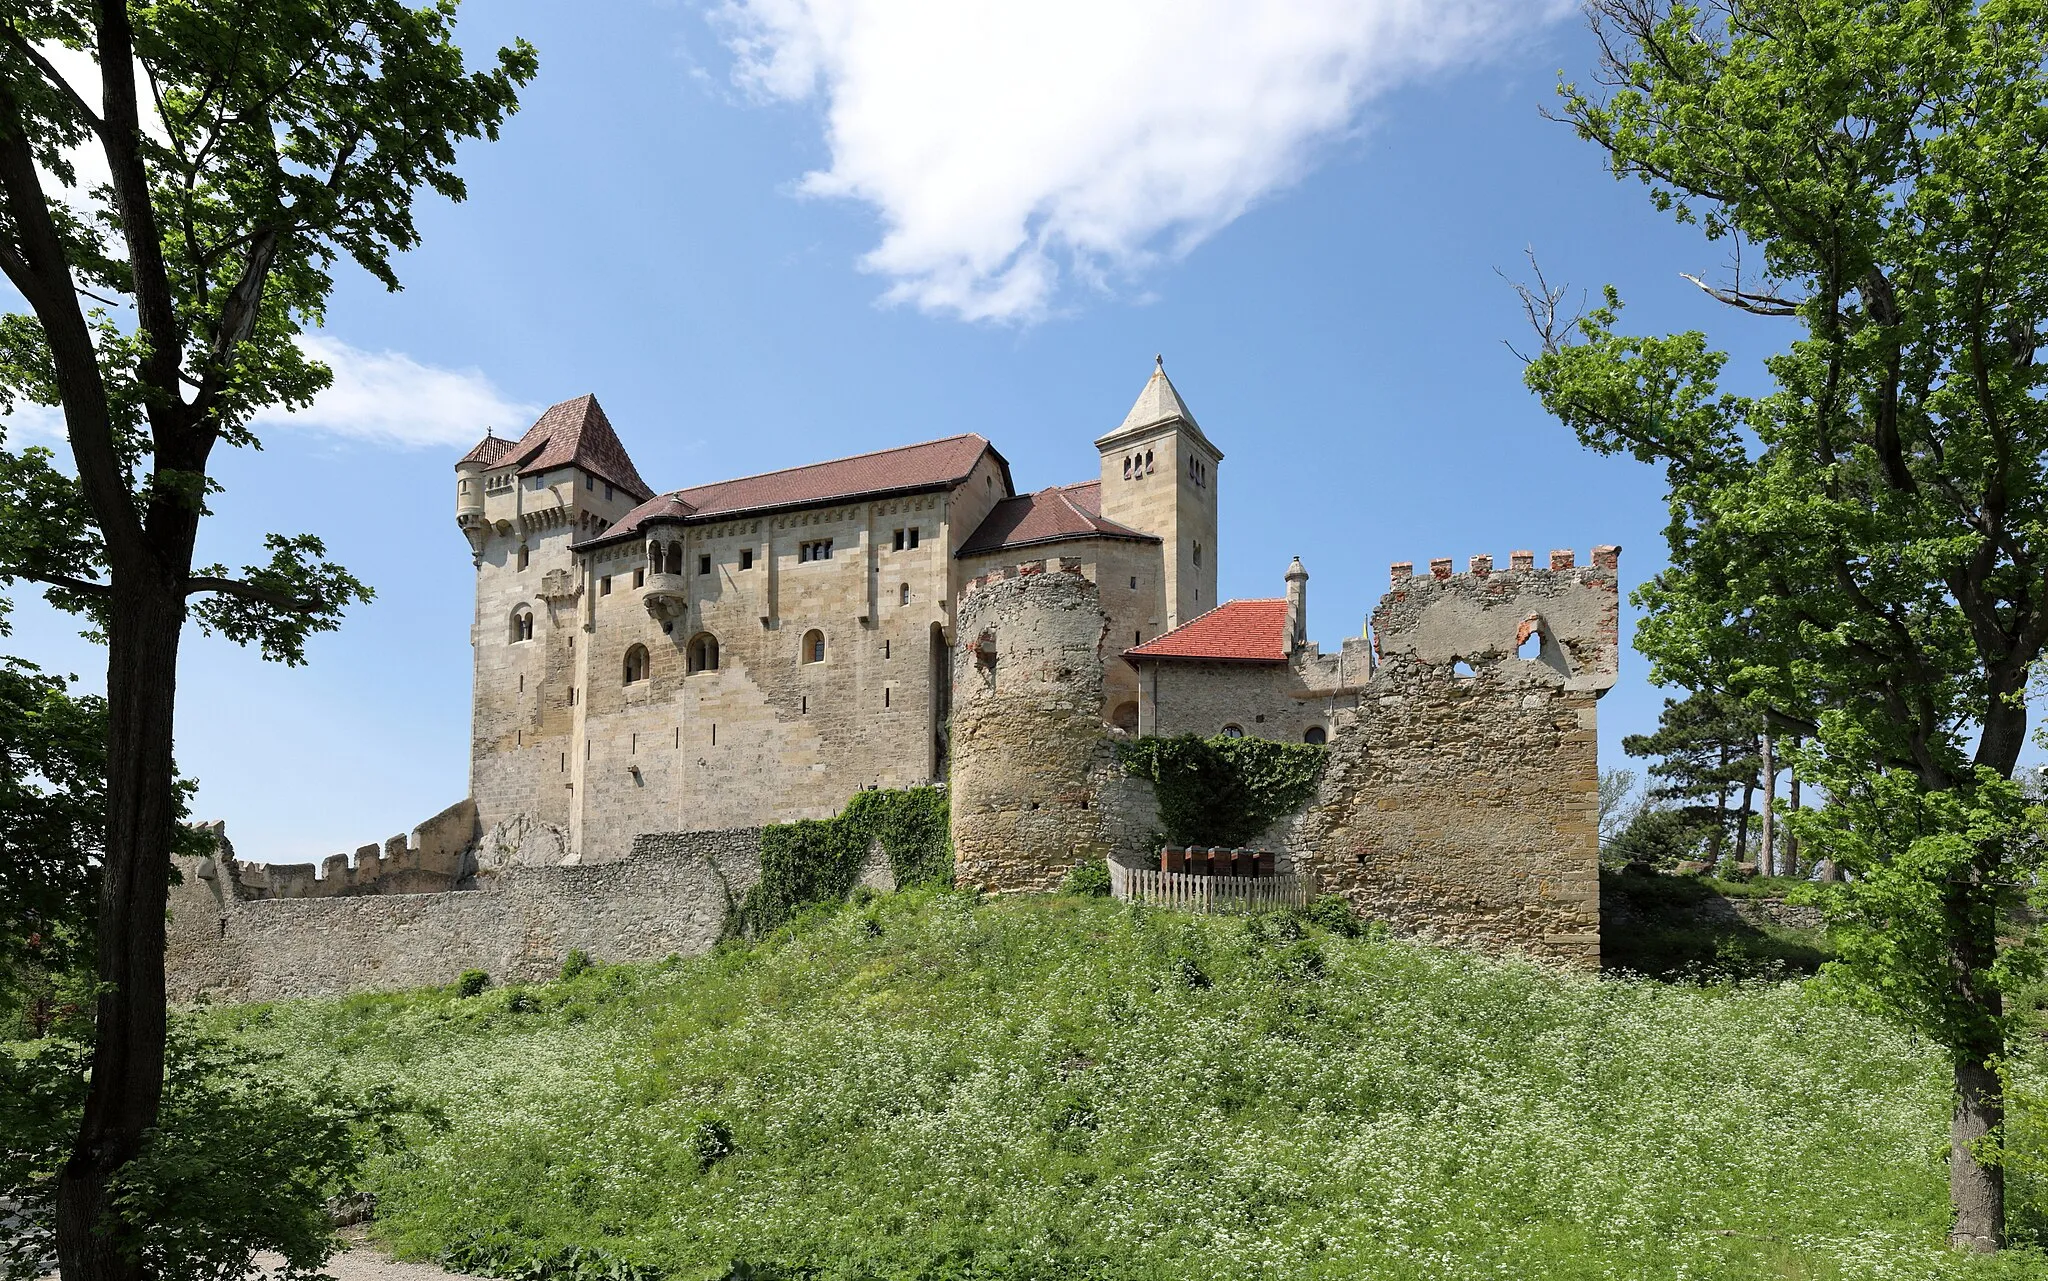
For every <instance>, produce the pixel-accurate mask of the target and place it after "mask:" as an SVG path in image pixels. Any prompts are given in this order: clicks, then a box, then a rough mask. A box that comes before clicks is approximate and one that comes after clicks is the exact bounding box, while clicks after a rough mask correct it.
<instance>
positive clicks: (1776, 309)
mask: <svg viewBox="0 0 2048 1281" xmlns="http://www.w3.org/2000/svg"><path fill="white" fill-rule="evenodd" d="M1678 275H1679V278H1680V279H1682V280H1690V281H1691V282H1692V283H1694V284H1695V285H1698V286H1699V287H1700V291H1701V292H1702V293H1704V294H1706V296H1707V297H1709V298H1712V299H1713V300H1714V301H1715V302H1724V303H1727V304H1728V305H1729V306H1730V307H1740V308H1741V309H1742V310H1744V311H1746V312H1749V313H1751V314H1752V315H1757V316H1796V315H1798V314H1799V304H1798V303H1796V302H1786V301H1785V300H1784V299H1783V298H1780V297H1778V296H1776V295H1775V294H1753V293H1749V292H1748V291H1746V290H1742V289H1721V288H1717V287H1716V286H1714V285H1710V284H1708V283H1707V282H1706V281H1704V280H1701V279H1700V278H1699V277H1698V276H1695V275H1692V274H1690V273H1689V272H1683V271H1681V272H1679V273H1678Z"/></svg>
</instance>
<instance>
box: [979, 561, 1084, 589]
mask: <svg viewBox="0 0 2048 1281" xmlns="http://www.w3.org/2000/svg"><path fill="white" fill-rule="evenodd" d="M1080 572H1081V562H1080V560H1079V559H1077V558H1075V557H1072V556H1057V557H1052V558H1049V559H1046V560H1027V561H1025V562H1023V563H1022V564H1019V565H1005V566H1003V567H1001V568H1000V569H991V570H989V571H988V572H987V573H985V574H979V575H977V576H975V577H973V578H970V579H968V580H967V582H966V583H965V584H963V585H962V586H961V588H960V595H961V597H962V598H963V599H964V598H965V597H966V596H968V595H969V594H970V593H973V592H975V591H978V590H980V589H981V588H984V587H989V586H992V585H993V584H996V583H1000V582H1003V581H1004V580H1006V579H1011V578H1029V577H1031V576H1032V575H1034V574H1046V573H1053V574H1078V573H1080Z"/></svg>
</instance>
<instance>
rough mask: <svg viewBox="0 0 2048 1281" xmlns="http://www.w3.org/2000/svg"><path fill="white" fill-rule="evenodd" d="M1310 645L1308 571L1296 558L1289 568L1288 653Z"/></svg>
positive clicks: (1291, 653) (1299, 559)
mask: <svg viewBox="0 0 2048 1281" xmlns="http://www.w3.org/2000/svg"><path fill="white" fill-rule="evenodd" d="M1307 643H1308V571H1307V570H1306V569H1303V568H1302V567H1301V557H1299V556H1296V557H1295V558H1294V561H1293V563H1292V564H1290V565H1288V567H1287V639H1286V641H1285V644H1286V646H1287V653H1288V655H1289V657H1292V656H1293V654H1294V652H1295V651H1296V650H1298V649H1300V648H1301V647H1302V646H1303V645H1306V644H1307Z"/></svg>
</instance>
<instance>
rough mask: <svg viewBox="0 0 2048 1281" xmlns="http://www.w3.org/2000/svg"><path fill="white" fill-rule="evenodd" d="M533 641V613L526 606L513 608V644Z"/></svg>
mask: <svg viewBox="0 0 2048 1281" xmlns="http://www.w3.org/2000/svg"><path fill="white" fill-rule="evenodd" d="M532 639H533V611H532V610H531V609H529V608H527V607H526V606H524V605H515V606H513V608H512V643H513V644H514V645H517V644H518V643H519V642H521V641H530V640H532Z"/></svg>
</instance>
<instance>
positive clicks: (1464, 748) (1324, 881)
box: [1290, 547, 1620, 965]
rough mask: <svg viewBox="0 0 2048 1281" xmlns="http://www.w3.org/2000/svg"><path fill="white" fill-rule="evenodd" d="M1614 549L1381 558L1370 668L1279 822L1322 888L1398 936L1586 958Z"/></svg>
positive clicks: (1596, 857) (1594, 912)
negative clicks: (1580, 554) (1504, 556)
mask: <svg viewBox="0 0 2048 1281" xmlns="http://www.w3.org/2000/svg"><path fill="white" fill-rule="evenodd" d="M1619 555H1620V549H1619V548H1617V547H1597V548H1595V549H1594V550H1593V557H1592V564H1591V565H1589V566H1584V567H1580V566H1578V565H1577V564H1576V560H1575V557H1574V555H1573V553H1571V552H1569V551H1560V552H1552V553H1551V556H1550V567H1549V568H1547V569H1537V568H1535V558H1534V556H1533V555H1531V554H1530V553H1527V552H1517V553H1515V555H1514V556H1513V557H1512V558H1511V560H1510V564H1509V568H1508V569H1506V570H1496V569H1494V567H1493V561H1492V558H1491V557H1487V556H1475V557H1473V558H1472V560H1471V561H1470V562H1469V564H1468V568H1467V570H1466V572H1465V573H1462V574H1459V573H1454V572H1452V567H1451V562H1450V561H1449V560H1441V559H1440V560H1435V561H1432V562H1430V572H1429V573H1428V574H1426V575H1417V574H1414V572H1413V566H1412V565H1410V564H1408V563H1405V562H1404V563H1400V564H1396V565H1395V566H1394V568H1393V583H1392V590H1390V591H1389V592H1388V593H1387V594H1386V596H1385V597H1383V598H1382V599H1381V601H1380V605H1379V608H1378V609H1377V610H1376V611H1375V612H1374V614H1373V622H1372V632H1373V642H1374V647H1375V650H1376V652H1377V663H1376V666H1375V669H1374V671H1373V674H1372V678H1371V679H1370V680H1369V681H1368V682H1367V683H1366V686H1365V689H1364V690H1363V692H1362V694H1361V696H1360V699H1359V706H1358V707H1357V709H1356V710H1353V711H1345V712H1340V713H1339V714H1338V718H1337V732H1336V733H1335V734H1334V735H1333V737H1332V739H1331V748H1330V758H1329V763H1328V765H1327V766H1326V767H1325V770H1324V773H1323V778H1322V781H1321V784H1320V786H1319V787H1318V790H1317V794H1316V798H1315V800H1314V801H1313V802H1312V803H1311V804H1310V806H1309V808H1308V810H1307V811H1306V813H1304V814H1303V815H1302V817H1301V818H1300V820H1298V821H1297V822H1296V823H1295V824H1294V826H1293V828H1292V831H1291V833H1290V843H1291V845H1292V846H1293V848H1294V849H1295V851H1296V854H1297V858H1298V859H1299V860H1300V861H1301V862H1302V864H1303V865H1304V866H1306V867H1307V868H1309V869H1310V870H1312V871H1314V872H1315V874H1316V876H1317V879H1318V881H1319V883H1320V885H1321V887H1322V889H1323V890H1325V891H1326V892H1336V893H1340V894H1342V895H1344V896H1345V897H1346V898H1348V899H1350V900H1351V902H1352V904H1353V905H1354V906H1355V907H1356V908H1357V909H1358V910H1359V911H1360V912H1361V913H1363V914H1364V915H1366V916H1369V917H1372V918H1374V919H1378V920H1382V921H1385V922H1387V923H1388V924H1390V925H1391V926H1393V927H1394V928H1395V929H1397V930H1399V931H1401V932H1403V933H1410V934H1417V935H1422V936H1426V937H1434V938H1439V939H1443V940H1445V941H1452V942H1460V943H1466V944H1472V945H1477V946H1481V947H1487V948H1507V949H1513V950H1518V951H1523V952H1528V953H1531V954H1534V955H1538V956H1546V957H1551V958H1555V959H1559V960H1564V961H1568V962H1572V963H1576V964H1586V965H1594V964H1597V963H1598V961H1599V955H1600V932H1599V931H1600V909H1599V896H1600V890H1599V862H1600V848H1599V814H1600V767H1599V758H1598V752H1597V748H1598V732H1597V731H1598V726H1597V723H1596V716H1595V700H1597V699H1598V698H1599V696H1600V695H1601V694H1602V693H1604V692H1605V691H1606V690H1607V689H1608V688H1609V687H1610V686H1612V685H1613V684H1614V681H1615V677H1616V673H1617V671H1618V667H1619V660H1620V650H1619V625H1620V592H1619V582H1618V578H1617V570H1618V564H1619Z"/></svg>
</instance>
